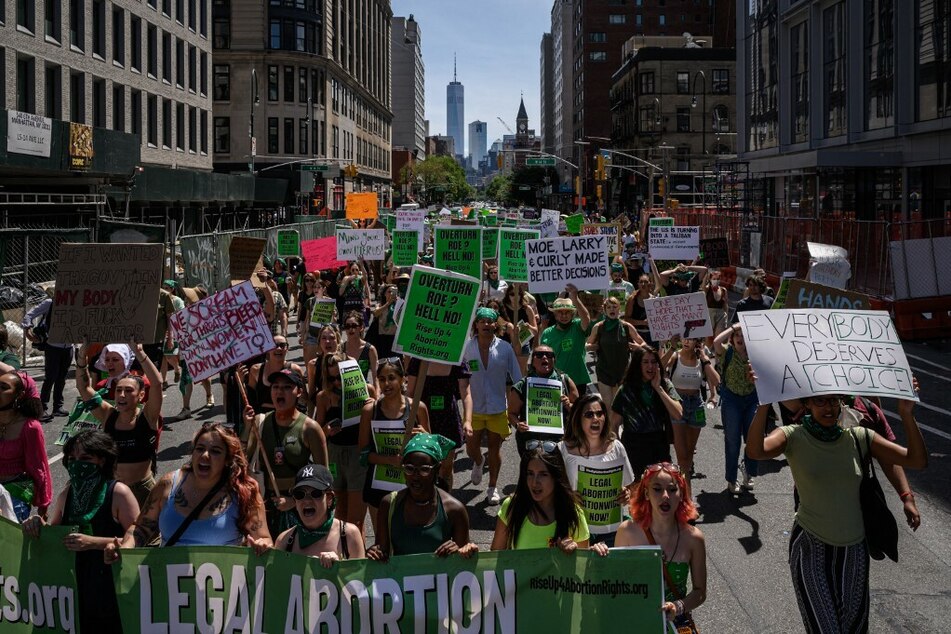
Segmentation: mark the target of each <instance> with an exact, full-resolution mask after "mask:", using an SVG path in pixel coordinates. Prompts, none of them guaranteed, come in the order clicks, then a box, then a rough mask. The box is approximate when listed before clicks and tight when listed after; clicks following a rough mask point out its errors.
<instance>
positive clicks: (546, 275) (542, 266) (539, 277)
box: [525, 235, 611, 293]
mask: <svg viewBox="0 0 951 634" xmlns="http://www.w3.org/2000/svg"><path fill="white" fill-rule="evenodd" d="M525 259H526V263H527V270H528V290H529V291H530V292H532V293H559V292H561V291H563V290H565V285H566V284H574V285H575V286H576V287H577V288H578V290H579V291H590V290H596V291H599V292H600V291H602V290H604V289H605V288H607V287H608V285H609V284H610V283H611V277H610V258H609V257H608V236H603V235H590V236H575V237H568V238H544V239H539V240H526V242H525Z"/></svg>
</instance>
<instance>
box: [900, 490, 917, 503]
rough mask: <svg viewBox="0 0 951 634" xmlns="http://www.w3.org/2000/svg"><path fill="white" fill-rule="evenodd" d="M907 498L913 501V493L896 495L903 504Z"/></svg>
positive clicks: (906, 492)
mask: <svg viewBox="0 0 951 634" xmlns="http://www.w3.org/2000/svg"><path fill="white" fill-rule="evenodd" d="M908 498H911V499H912V500H914V499H915V494H914V493H913V492H911V491H905V492H904V493H899V494H898V499H899V500H901V501H902V502H904V501H905V500H907V499H908Z"/></svg>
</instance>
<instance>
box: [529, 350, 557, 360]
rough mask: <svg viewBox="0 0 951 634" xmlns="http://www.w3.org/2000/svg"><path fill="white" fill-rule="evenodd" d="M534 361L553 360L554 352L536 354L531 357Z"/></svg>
mask: <svg viewBox="0 0 951 634" xmlns="http://www.w3.org/2000/svg"><path fill="white" fill-rule="evenodd" d="M533 358H535V359H554V358H555V353H554V352H536V353H535V354H534V356H533Z"/></svg>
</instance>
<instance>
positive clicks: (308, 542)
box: [297, 508, 347, 548]
mask: <svg viewBox="0 0 951 634" xmlns="http://www.w3.org/2000/svg"><path fill="white" fill-rule="evenodd" d="M333 525H334V510H333V509H332V508H328V509H327V521H326V522H324V523H323V524H321V525H320V526H318V527H317V528H315V529H314V530H310V529H309V528H307V527H306V526H304V525H303V524H298V525H297V541H298V542H299V543H300V547H301V548H310V547H311V546H313V545H314V544H316V543H317V542H319V541H320V540H322V539H323V538H324V537H326V536H327V535H329V534H330V529H331V528H332V527H333ZM346 538H347V536H346V535H343V534H341V535H340V539H346Z"/></svg>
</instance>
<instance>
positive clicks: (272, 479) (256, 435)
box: [235, 377, 281, 497]
mask: <svg viewBox="0 0 951 634" xmlns="http://www.w3.org/2000/svg"><path fill="white" fill-rule="evenodd" d="M235 383H237V384H238V391H239V392H241V400H242V401H243V402H244V406H245V407H249V406H250V405H251V404H250V403H249V402H248V392H247V391H246V390H245V389H244V381H241V380H240V377H239V380H237V381H235ZM251 433H253V434H254V439H255V441H257V443H258V447H259V448H260V449H259V451H260V452H261V460H263V461H264V470H265V471H266V472H267V478H268V482H270V483H271V488H272V489H273V490H274V495H280V494H281V490H280V489H279V488H278V486H277V479H276V478H275V477H274V471H272V470H271V461H270V460H268V458H267V452H266V451H264V440H263V439H262V438H261V430H259V429H258V426H257V422H256V421H255V423H253V424H252V425H251ZM261 497H264V492H263V491H262V492H261Z"/></svg>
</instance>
